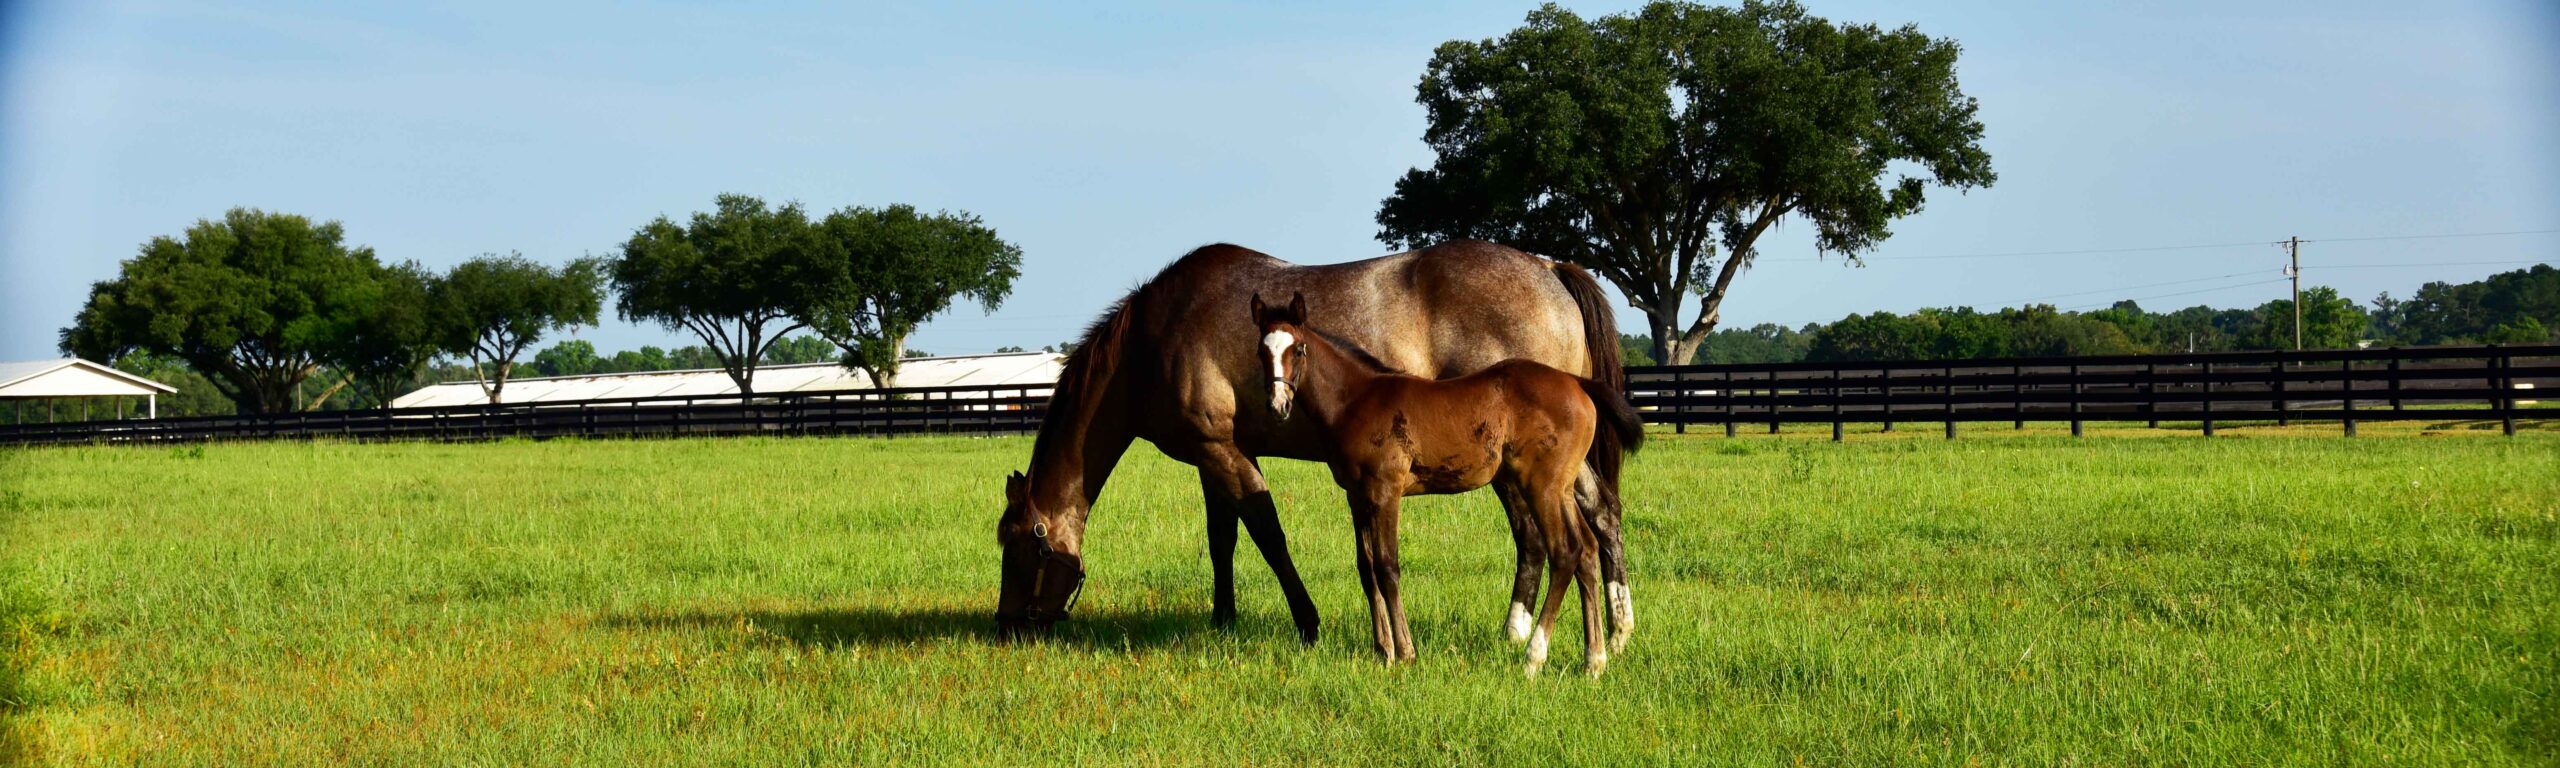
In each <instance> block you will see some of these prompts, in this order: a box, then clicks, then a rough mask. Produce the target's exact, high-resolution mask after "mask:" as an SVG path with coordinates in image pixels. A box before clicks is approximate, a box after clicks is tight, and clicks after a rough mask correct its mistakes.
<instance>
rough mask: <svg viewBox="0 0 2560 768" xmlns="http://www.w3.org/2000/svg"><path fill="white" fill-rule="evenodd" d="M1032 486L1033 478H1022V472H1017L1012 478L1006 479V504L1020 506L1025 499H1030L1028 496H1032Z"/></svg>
mask: <svg viewBox="0 0 2560 768" xmlns="http://www.w3.org/2000/svg"><path fill="white" fill-rule="evenodd" d="M1030 485H1031V478H1028V477H1023V476H1022V473H1020V472H1015V473H1013V475H1012V476H1010V477H1007V478H1005V479H1004V500H1005V503H1007V504H1020V503H1022V500H1023V498H1025V497H1028V496H1030V495H1031V488H1030Z"/></svg>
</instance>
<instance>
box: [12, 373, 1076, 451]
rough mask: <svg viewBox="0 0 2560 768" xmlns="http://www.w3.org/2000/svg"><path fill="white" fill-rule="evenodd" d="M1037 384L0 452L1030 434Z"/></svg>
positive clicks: (578, 408)
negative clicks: (228, 443)
mask: <svg viewBox="0 0 2560 768" xmlns="http://www.w3.org/2000/svg"><path fill="white" fill-rule="evenodd" d="M1048 402H1049V385H1048V384H1005V385H996V386H969V387H902V388H898V389H878V390H856V391H839V392H808V393H781V394H770V395H761V394H760V395H754V396H749V397H740V396H738V395H680V396H664V397H623V398H608V399H600V400H579V401H565V402H547V403H505V404H499V405H488V404H477V405H455V406H440V407H433V408H396V409H372V410H352V411H314V412H310V413H292V414H280V415H272V416H206V417H191V418H174V419H135V420H124V421H80V422H64V423H60V424H20V425H14V426H0V445H10V444H16V445H43V444H55V443H91V442H103V443H121V442H195V441H204V440H256V439H271V438H339V439H347V440H488V439H495V438H501V437H525V438H537V439H539V438H551V437H637V436H680V435H822V434H867V435H889V434H915V433H935V432H959V433H990V434H992V433H1005V432H1029V431H1033V430H1036V429H1038V428H1039V427H1040V416H1041V414H1042V413H1043V409H1044V408H1045V407H1046V406H1047V404H1048Z"/></svg>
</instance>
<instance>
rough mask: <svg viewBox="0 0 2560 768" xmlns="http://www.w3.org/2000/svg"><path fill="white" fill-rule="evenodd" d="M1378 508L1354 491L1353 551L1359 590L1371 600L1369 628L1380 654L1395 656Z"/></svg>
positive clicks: (1393, 659) (1388, 657)
mask: <svg viewBox="0 0 2560 768" xmlns="http://www.w3.org/2000/svg"><path fill="white" fill-rule="evenodd" d="M1377 519H1378V515H1377V510H1376V508H1375V507H1374V506H1373V505H1371V504H1370V503H1369V501H1368V499H1366V498H1364V497H1361V496H1360V495H1358V494H1354V495H1353V497H1352V499H1351V533H1352V539H1353V543H1352V551H1353V552H1355V553H1357V555H1358V559H1359V563H1358V565H1359V570H1360V593H1361V594H1362V595H1363V596H1365V597H1367V598H1368V600H1369V632H1370V636H1371V637H1372V639H1374V640H1375V641H1376V643H1377V646H1378V655H1379V656H1380V657H1382V658H1384V659H1385V660H1387V661H1390V662H1392V661H1395V660H1396V651H1395V648H1396V639H1395V625H1393V624H1391V623H1389V618H1390V613H1389V612H1388V610H1387V601H1386V595H1385V593H1384V592H1382V591H1380V589H1379V587H1380V586H1381V583H1382V582H1383V581H1385V579H1383V578H1382V574H1381V573H1380V572H1379V570H1378V554H1379V553H1378V534H1377V530H1376V528H1375V526H1374V523H1375V522H1376V520H1377Z"/></svg>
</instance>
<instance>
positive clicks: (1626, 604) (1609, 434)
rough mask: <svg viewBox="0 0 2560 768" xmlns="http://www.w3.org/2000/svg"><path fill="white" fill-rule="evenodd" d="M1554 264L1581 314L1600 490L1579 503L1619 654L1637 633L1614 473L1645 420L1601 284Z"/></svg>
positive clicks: (1640, 440) (1638, 439) (1612, 644)
mask: <svg viewBox="0 0 2560 768" xmlns="http://www.w3.org/2000/svg"><path fill="white" fill-rule="evenodd" d="M1554 266H1555V273H1556V280H1558V281H1561V282H1563V283H1564V292H1565V293H1567V294H1570V295H1572V296H1573V303H1574V306H1575V308H1577V309H1580V310H1581V311H1582V346H1583V348H1584V349H1585V350H1587V351H1588V352H1589V353H1590V355H1591V376H1590V378H1586V379H1583V380H1582V391H1583V393H1584V394H1586V395H1589V396H1590V397H1591V404H1592V406H1593V407H1594V408H1595V409H1596V410H1598V411H1599V412H1600V417H1601V418H1600V419H1599V421H1600V425H1599V427H1598V428H1597V429H1594V430H1592V432H1593V434H1592V436H1591V453H1590V455H1589V457H1588V458H1587V461H1588V463H1589V464H1590V465H1591V471H1592V474H1594V475H1597V476H1598V477H1597V478H1595V479H1596V480H1597V481H1598V485H1599V487H1598V488H1596V489H1593V490H1594V491H1596V493H1595V494H1594V495H1595V496H1596V498H1592V499H1589V503H1586V504H1584V505H1583V510H1584V512H1585V514H1584V515H1582V521H1583V525H1584V526H1586V527H1589V528H1590V529H1591V533H1592V537H1593V538H1594V539H1596V540H1597V541H1598V543H1599V544H1600V575H1601V580H1602V581H1604V582H1606V583H1607V584H1608V599H1609V648H1610V649H1611V650H1617V649H1619V648H1622V647H1624V646H1625V645H1626V644H1627V636H1628V635H1629V634H1630V633H1631V632H1632V631H1633V630H1634V629H1635V605H1634V600H1633V598H1631V597H1629V596H1628V595H1627V587H1626V584H1627V546H1626V540H1625V538H1624V536H1623V534H1622V533H1621V532H1620V530H1619V518H1621V517H1622V516H1623V514H1624V512H1625V505H1624V503H1623V500H1621V499H1620V498H1619V497H1618V475H1619V471H1620V470H1621V469H1623V468H1624V467H1625V465H1626V460H1627V456H1628V455H1629V454H1633V453H1635V452H1636V450H1637V449H1639V448H1642V447H1644V419H1643V417H1642V416H1641V415H1640V414H1638V413H1636V409H1635V406H1634V405H1633V404H1631V403H1629V402H1627V398H1626V396H1625V395H1624V394H1623V393H1624V392H1626V389H1627V369H1626V365H1625V361H1624V360H1623V359H1622V357H1621V353H1620V352H1619V351H1618V319H1617V316H1616V314H1615V313H1613V312H1611V311H1609V296H1608V294H1605V293H1601V292H1600V281H1598V280H1593V279H1591V273H1590V272H1586V271H1583V269H1582V268H1581V267H1578V266H1574V265H1572V264H1568V263H1564V262H1555V263H1554Z"/></svg>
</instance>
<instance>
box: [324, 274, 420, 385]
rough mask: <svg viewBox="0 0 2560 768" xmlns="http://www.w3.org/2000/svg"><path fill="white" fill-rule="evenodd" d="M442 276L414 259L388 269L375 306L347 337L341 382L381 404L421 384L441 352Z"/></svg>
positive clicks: (339, 363)
mask: <svg viewBox="0 0 2560 768" xmlns="http://www.w3.org/2000/svg"><path fill="white" fill-rule="evenodd" d="M443 281H444V278H443V277H442V276H440V275H437V274H435V273H434V272H432V271H429V270H428V269H427V268H426V267H425V266H422V265H420V264H418V263H417V262H414V261H405V262H401V263H399V264H396V265H392V266H390V267H388V268H386V269H384V270H383V271H382V273H381V279H380V280H379V281H377V282H376V283H375V287H374V290H375V291H376V293H375V300H374V301H372V302H371V303H370V308H371V309H370V311H369V312H368V313H367V314H366V315H365V316H364V318H363V320H362V322H361V323H359V324H358V325H357V326H356V327H355V328H354V329H352V332H351V333H348V334H346V335H345V336H344V337H342V341H343V343H342V345H341V346H340V348H339V349H338V354H337V355H336V365H337V366H338V367H339V368H340V370H341V372H342V373H343V374H344V376H343V378H341V379H340V382H339V383H340V384H342V385H343V384H353V385H355V387H356V389H357V392H358V393H360V394H361V395H362V398H363V399H364V400H365V401H367V402H370V403H374V404H377V405H382V404H388V403H390V402H391V399H392V398H395V397H399V396H400V393H402V392H406V391H408V390H409V389H410V388H411V387H414V386H416V385H417V384H418V383H420V380H421V378H422V377H423V376H424V375H425V373H426V371H427V366H428V364H429V363H431V362H433V361H434V360H435V356H436V351H437V344H436V334H437V331H438V328H437V313H436V303H435V296H436V293H437V291H438V289H439V286H440V285H441V284H442V283H443ZM332 391H335V390H334V389H333V390H332ZM323 399H325V397H324V398H323Z"/></svg>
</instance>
